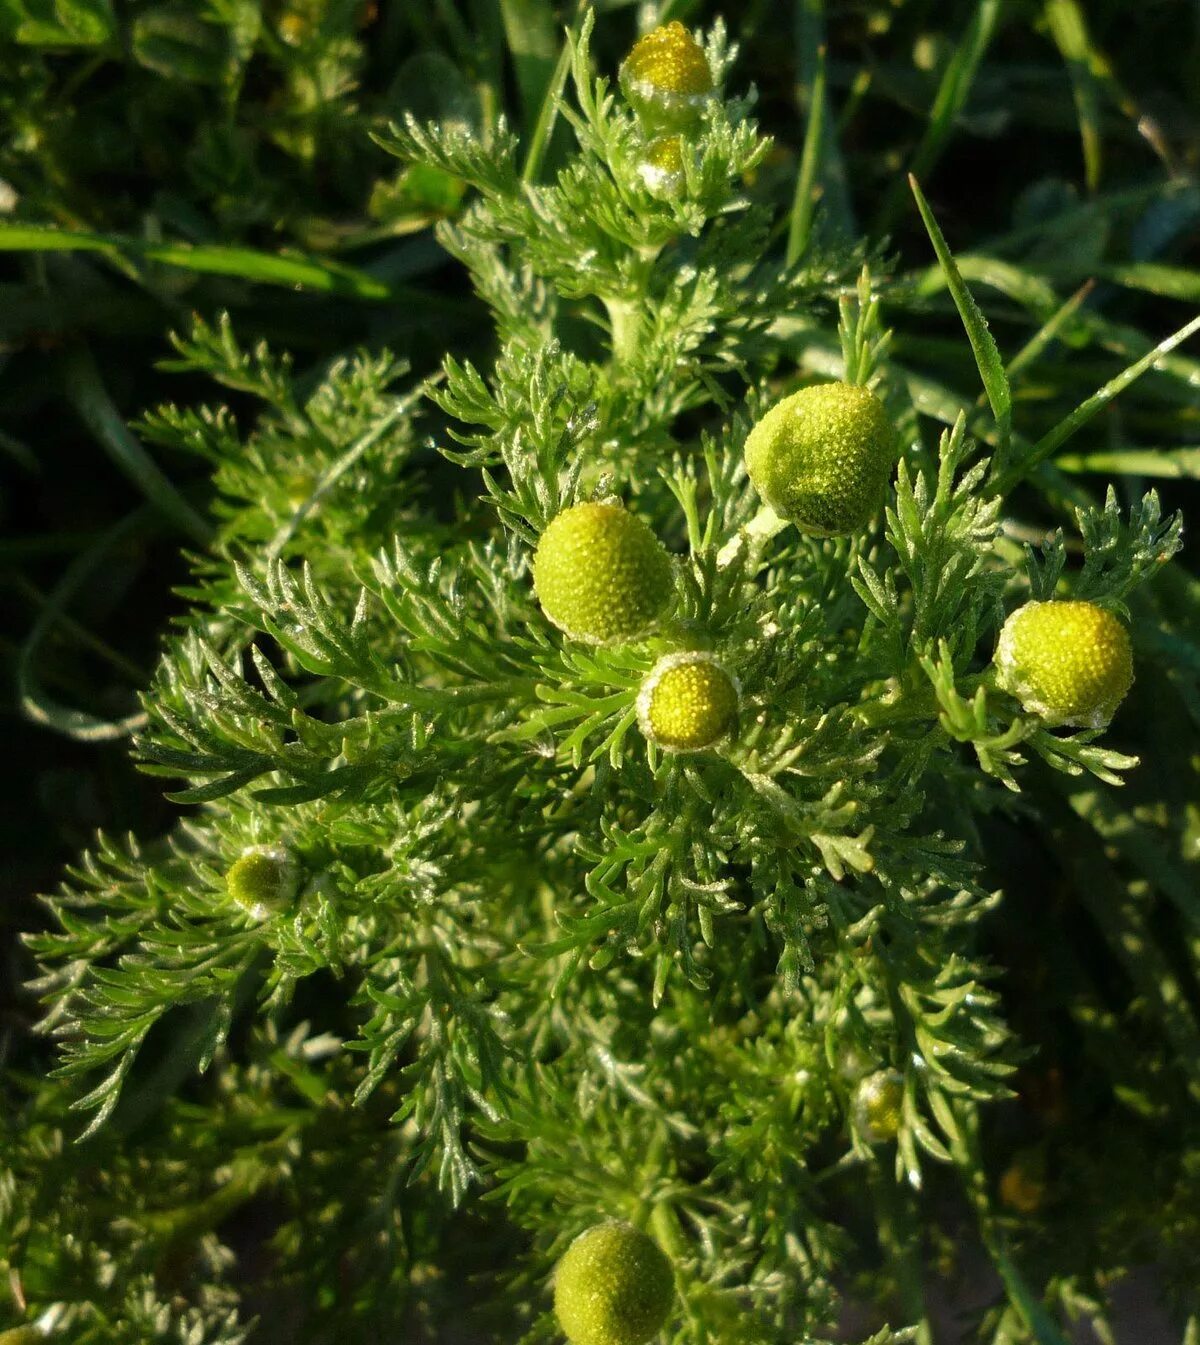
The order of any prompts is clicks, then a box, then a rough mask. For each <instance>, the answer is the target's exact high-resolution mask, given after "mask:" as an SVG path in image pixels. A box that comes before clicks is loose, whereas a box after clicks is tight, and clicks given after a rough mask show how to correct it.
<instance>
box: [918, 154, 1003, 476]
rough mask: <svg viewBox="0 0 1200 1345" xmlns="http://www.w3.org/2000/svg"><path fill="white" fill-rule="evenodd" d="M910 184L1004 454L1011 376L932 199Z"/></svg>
mask: <svg viewBox="0 0 1200 1345" xmlns="http://www.w3.org/2000/svg"><path fill="white" fill-rule="evenodd" d="M908 184H909V186H910V187H911V188H912V193H913V196H914V197H915V198H916V202H917V209H918V210H919V211H920V212H921V219H922V220H923V221H924V223H925V230H926V232H927V233H928V234H929V241H930V242H931V243H932V244H933V250H934V252H935V253H936V254H937V259H938V263H939V264H940V265H941V268H942V273H943V274H944V275H945V277H946V286H947V288H948V289H949V290H950V295H951V297H952V298H953V300H954V304H955V307H956V308H957V309H958V312H959V316H960V317H961V318H962V322H963V326H964V327H965V328H966V331H967V339H968V340H969V341H970V343H971V349H972V351H973V352H974V354H975V363H976V365H977V366H978V369H979V376H980V378H981V379H982V380H983V387H984V391H985V392H986V393H987V397H988V401H989V402H990V403H991V407H992V414H993V415H994V416H995V418H996V429H997V432H998V435H999V440H998V445H999V455H1000V457H1003V456H1004V455H1005V454H1006V453H1007V450H1008V441H1009V436H1010V435H1011V433H1012V392H1011V390H1010V389H1009V386H1008V376H1007V375H1006V374H1005V372H1004V362H1003V361H1002V360H1001V358H1000V351H999V350H998V349H997V347H996V341H995V338H994V337H993V336H992V334H991V332H990V331H989V330H988V325H987V319H986V318H985V317H984V316H983V313H982V311H981V310H980V307H979V305H978V304H977V303H976V302H975V300H974V298H973V297H972V295H971V291H970V290H969V289H967V286H966V282H965V281H964V280H963V278H962V276H961V274H960V273H959V270H958V267H957V265H955V261H954V257H953V255H952V254H951V252H950V249H949V247H948V246H947V244H946V240H945V238H944V237H943V235H942V231H941V229H940V228H939V227H938V222H937V220H936V219H934V217H933V211H932V210H930V208H929V202H928V201H926V199H925V196H924V193H923V192H922V191H921V188H920V185H919V184H918V182H917V179H916V178H915V177H913V176H912V175H911V174H910V175H909V179H908Z"/></svg>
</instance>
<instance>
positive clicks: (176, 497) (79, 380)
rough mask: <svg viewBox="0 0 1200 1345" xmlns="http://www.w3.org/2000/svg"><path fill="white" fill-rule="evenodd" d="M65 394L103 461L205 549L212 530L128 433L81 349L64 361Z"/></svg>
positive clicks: (92, 361)
mask: <svg viewBox="0 0 1200 1345" xmlns="http://www.w3.org/2000/svg"><path fill="white" fill-rule="evenodd" d="M66 392H67V397H68V398H69V399H70V402H71V405H72V406H73V407H74V408H75V410H76V412H77V413H78V415H79V418H80V419H81V420H82V421H83V423H84V424H85V425H86V426H87V427H88V429H89V430H91V432H92V433H93V434H94V435H95V436H96V438H97V439H98V440H99V442H100V443H101V445H102V446H103V447H104V449H105V451H106V452H107V453H108V456H109V457H110V458H112V460H113V461H114V462H115V463H116V464H117V466H118V467H120V469H121V470H122V471H123V472H124V473H125V475H126V476H127V477H129V479H130V480H131V481H132V482H133V483H134V485H135V486H137V488H138V489H139V490H140V491H141V492H142V494H143V495H144V496H145V497H146V499H148V500H149V501H150V502H151V503H152V504H153V505H155V506H156V507H157V509H158V511H159V513H160V514H162V516H163V517H164V518H166V519H168V520H170V522H172V523H174V524H175V526H176V527H177V528H179V530H180V531H181V532H183V533H186V534H187V536H188V537H190V538H191V539H192V540H193V541H195V542H199V543H200V544H201V545H207V544H208V541H209V539H210V538H211V537H212V528H211V527H210V526H209V524H208V522H207V520H206V519H204V518H202V517H201V516H200V515H199V514H198V513H197V512H196V511H195V510H194V509H193V508H192V506H191V505H190V504H188V502H187V501H186V500H185V499H184V498H183V496H182V495H180V493H179V492H178V491H177V490H176V489H175V487H174V486H173V485H172V484H171V482H170V481H169V480H168V479H167V477H166V476H165V475H164V474H163V472H162V471H161V470H160V468H159V467H158V465H157V463H155V462H154V460H153V459H152V458H151V457H150V455H149V454H148V453H147V452H146V450H145V449H144V448H143V447H142V446H141V444H139V443H138V441H137V440H136V439H135V438H134V437H133V435H132V434H130V432H129V430H128V429H127V428H126V425H125V421H124V420H123V419H122V417H121V413H120V412H119V411H118V410H117V408H116V407H115V406H114V405H113V402H112V398H111V397H109V395H108V391H107V389H106V388H105V386H104V384H103V383H102V382H101V380H100V374H99V372H98V371H97V369H96V364H95V361H94V360H93V359H92V356H91V354H90V352H89V351H87V350H86V349H83V350H76V351H73V352H72V353H71V354H70V355H69V356H68V357H67V360H66Z"/></svg>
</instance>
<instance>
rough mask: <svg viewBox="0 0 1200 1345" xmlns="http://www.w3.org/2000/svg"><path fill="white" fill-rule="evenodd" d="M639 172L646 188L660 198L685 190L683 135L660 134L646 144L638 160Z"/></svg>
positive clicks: (676, 194)
mask: <svg viewBox="0 0 1200 1345" xmlns="http://www.w3.org/2000/svg"><path fill="white" fill-rule="evenodd" d="M638 172H639V173H640V174H641V175H642V181H643V182H644V183H645V184H646V190H647V191H648V192H649V193H650V194H651V195H652V196H657V197H660V198H666V197H670V196H678V195H680V193H681V192H682V191H683V188H684V184H685V181H686V179H685V177H684V172H683V137H682V136H681V135H660V136H657V137H656V138H655V139H653V140H651V142H650V143H649V144H648V145H647V146H646V149H645V152H644V153H643V154H642V157H641V159H640V161H639V162H638Z"/></svg>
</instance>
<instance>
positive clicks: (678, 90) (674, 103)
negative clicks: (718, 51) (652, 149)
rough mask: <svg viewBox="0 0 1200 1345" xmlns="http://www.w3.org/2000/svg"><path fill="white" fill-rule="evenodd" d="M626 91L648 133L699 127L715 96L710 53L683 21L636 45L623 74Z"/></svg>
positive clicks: (623, 85) (648, 35) (664, 27)
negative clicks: (707, 52) (706, 51)
mask: <svg viewBox="0 0 1200 1345" xmlns="http://www.w3.org/2000/svg"><path fill="white" fill-rule="evenodd" d="M620 82H621V89H622V91H623V92H624V94H625V97H626V98H627V99H628V100H629V105H630V107H632V108H633V110H634V111H635V112H636V113H637V114H638V116H639V117H640V118H641V120H642V124H643V125H644V126H645V127H646V128H647V129H648V130H652V131H654V130H658V131H682V130H686V129H687V128H688V127H690V126H694V125H695V124H696V123H697V122H698V121H699V120H700V115H701V113H702V112H703V110H704V105H705V103H707V102H708V100H709V99H710V98H711V97H712V96H713V77H712V71H711V70H710V69H709V66H708V61H707V59H706V58H705V55H704V49H703V48H702V47H701V46H700V44H699V43H698V42H697V41H696V39H695V38H694V37H692V35H691V33H689V32H688V30H687V29H686V28H685V27H684V26H683V24H681V23H679V22H678V21H674V22H672V23H668V24H665V25H664V26H663V27H661V28H655V29H654V30H653V31H652V32H649V33H647V34H646V35H645V37H642V38H639V39H638V41H637V42H635V43H634V45H633V48H632V50H631V51H630V53H629V55H628V56H627V57H626V58H625V61H624V63H623V64H622V66H621V71H620Z"/></svg>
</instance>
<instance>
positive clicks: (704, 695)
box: [637, 650, 738, 752]
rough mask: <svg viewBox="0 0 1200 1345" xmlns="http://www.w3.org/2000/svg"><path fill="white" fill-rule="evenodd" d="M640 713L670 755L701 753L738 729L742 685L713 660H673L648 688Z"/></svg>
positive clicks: (700, 656)
mask: <svg viewBox="0 0 1200 1345" xmlns="http://www.w3.org/2000/svg"><path fill="white" fill-rule="evenodd" d="M637 710H638V723H639V725H640V726H641V730H642V732H643V733H644V734H645V735H646V737H647V738H649V740H650V741H651V742H652V743H656V744H657V745H658V746H659V747H662V748H665V749H666V750H667V751H668V752H699V751H701V750H703V749H704V748H706V747H712V746H713V745H714V744H715V743H718V742H720V741H721V739H722V738H724V737H725V736H726V735H727V734H728V733H729V730H730V729H731V728H732V727H733V725H734V721H735V720H736V719H737V712H738V685H737V682H736V680H735V679H734V678H733V677H732V676H730V674H729V673H728V672H726V670H725V669H724V668H723V667H722V666H721V664H720V663H719V662H718V661H717V660H716V659H715V658H713V656H712V655H711V654H708V653H705V652H703V651H700V650H697V651H689V652H687V653H680V654H668V655H667V657H666V658H663V659H659V661H658V663H657V664H655V666H654V667H653V668H652V669H651V671H650V674H649V676H648V677H647V678H646V680H645V681H644V682H643V683H642V689H641V691H640V692H639V693H638V700H637Z"/></svg>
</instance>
